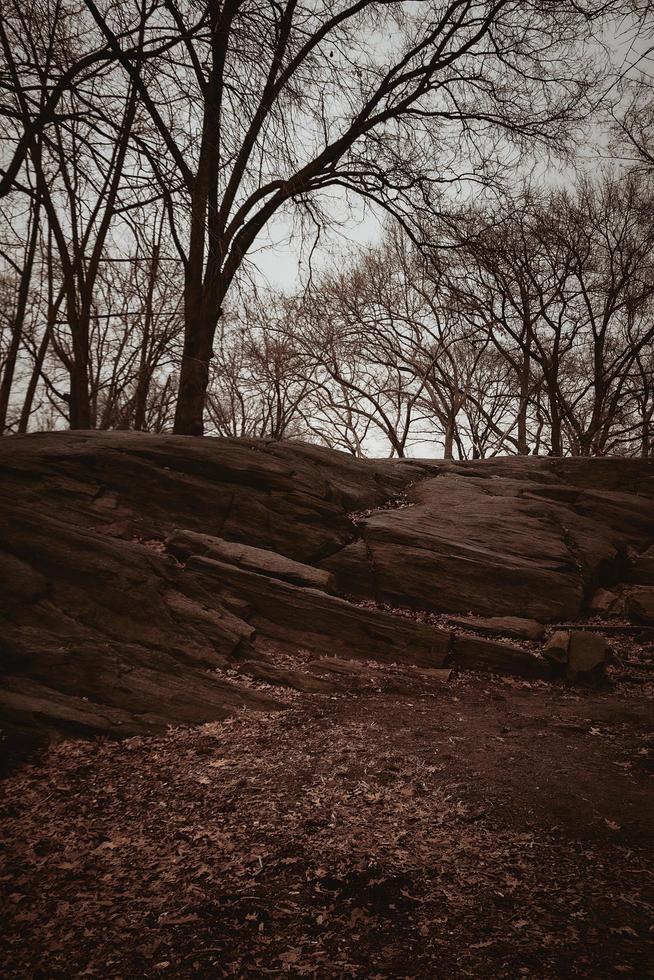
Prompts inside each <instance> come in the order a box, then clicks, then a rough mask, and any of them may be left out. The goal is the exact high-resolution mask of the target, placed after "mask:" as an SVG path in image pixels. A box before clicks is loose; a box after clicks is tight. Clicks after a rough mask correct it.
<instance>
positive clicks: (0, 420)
mask: <svg viewBox="0 0 654 980" xmlns="http://www.w3.org/2000/svg"><path fill="white" fill-rule="evenodd" d="M40 207H41V205H40V203H39V204H37V205H36V208H35V210H34V211H33V212H32V215H31V221H32V227H31V230H30V236H29V242H28V246H27V253H26V256H25V264H24V266H23V269H22V272H21V277H20V286H19V290H18V302H17V304H16V315H15V317H14V323H13V328H12V332H11V343H10V344H9V351H8V353H7V360H6V362H5V368H4V371H3V374H2V382H0V433H3V432H4V431H5V429H6V428H7V412H8V410H9V399H10V397H11V389H12V386H13V383H14V374H15V372H16V363H17V361H18V352H19V351H20V345H21V341H22V339H23V329H24V326H25V313H26V311H27V301H28V298H29V288H30V283H31V281H32V269H33V268H34V257H35V255H36V247H37V245H38V240H39V212H40Z"/></svg>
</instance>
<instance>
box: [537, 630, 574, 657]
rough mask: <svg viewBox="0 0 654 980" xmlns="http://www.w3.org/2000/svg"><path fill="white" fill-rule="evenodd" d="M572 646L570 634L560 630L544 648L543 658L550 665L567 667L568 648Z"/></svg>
mask: <svg viewBox="0 0 654 980" xmlns="http://www.w3.org/2000/svg"><path fill="white" fill-rule="evenodd" d="M569 646H570V634H569V633H566V632H564V631H563V630H559V631H558V632H556V633H553V634H552V635H551V636H550V638H549V640H548V641H547V643H546V644H545V646H544V647H543V656H544V657H545V659H546V660H549V662H550V663H552V664H554V665H557V666H565V665H567V663H568V648H569Z"/></svg>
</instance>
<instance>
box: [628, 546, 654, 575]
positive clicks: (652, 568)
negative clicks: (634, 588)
mask: <svg viewBox="0 0 654 980" xmlns="http://www.w3.org/2000/svg"><path fill="white" fill-rule="evenodd" d="M629 578H630V581H632V582H635V583H636V584H638V585H654V545H652V547H651V548H648V549H647V551H644V552H643V553H642V555H638V557H637V558H636V559H635V561H634V563H633V565H632V567H631V574H630V576H629Z"/></svg>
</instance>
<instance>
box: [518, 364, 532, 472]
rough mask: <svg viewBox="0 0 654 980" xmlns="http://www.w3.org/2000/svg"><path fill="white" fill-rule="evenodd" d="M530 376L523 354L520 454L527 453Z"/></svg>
mask: <svg viewBox="0 0 654 980" xmlns="http://www.w3.org/2000/svg"><path fill="white" fill-rule="evenodd" d="M530 378H531V366H530V363H529V355H528V354H525V357H524V362H523V365H522V370H521V372H520V396H519V397H520V400H519V403H518V447H517V448H518V453H519V455H520V456H527V455H528V454H529V445H528V444H527V411H528V408H529V382H530Z"/></svg>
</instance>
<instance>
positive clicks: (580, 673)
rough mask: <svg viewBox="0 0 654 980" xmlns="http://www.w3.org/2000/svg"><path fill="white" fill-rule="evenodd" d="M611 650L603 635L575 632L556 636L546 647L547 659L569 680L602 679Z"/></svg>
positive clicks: (550, 639)
mask: <svg viewBox="0 0 654 980" xmlns="http://www.w3.org/2000/svg"><path fill="white" fill-rule="evenodd" d="M610 653H611V651H610V647H609V645H608V643H607V642H606V640H605V639H604V637H603V636H599V635H598V634H597V633H586V632H584V631H582V630H575V631H573V632H572V633H567V632H564V631H562V630H561V631H559V632H557V633H554V634H553V635H552V636H551V637H550V638H549V640H548V641H547V643H546V644H545V646H544V647H543V656H544V657H545V659H546V660H548V661H549V662H550V663H551V664H552V665H553V666H555V667H556V669H557V671H558V672H559V673H560V674H565V676H566V677H567V678H568V680H569V681H576V680H592V681H595V682H598V681H600V680H602V678H603V677H604V675H605V671H606V663H607V661H608V659H609V656H610Z"/></svg>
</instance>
